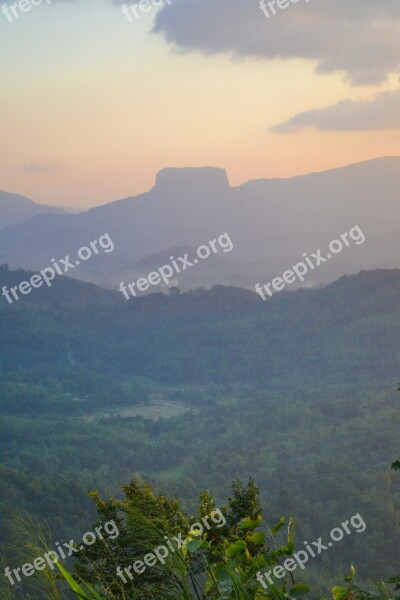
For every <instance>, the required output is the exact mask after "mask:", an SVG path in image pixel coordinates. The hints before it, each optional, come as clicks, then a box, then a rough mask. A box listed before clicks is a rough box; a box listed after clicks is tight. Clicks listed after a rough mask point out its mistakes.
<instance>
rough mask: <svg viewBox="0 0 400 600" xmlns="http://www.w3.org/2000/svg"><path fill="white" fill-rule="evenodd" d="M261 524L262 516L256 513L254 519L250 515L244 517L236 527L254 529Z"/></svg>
mask: <svg viewBox="0 0 400 600" xmlns="http://www.w3.org/2000/svg"><path fill="white" fill-rule="evenodd" d="M261 526H262V517H261V515H258V517H257V520H256V521H252V520H251V519H250V517H245V518H244V519H242V520H241V521H240V522H239V524H238V529H241V530H243V529H255V528H256V527H261Z"/></svg>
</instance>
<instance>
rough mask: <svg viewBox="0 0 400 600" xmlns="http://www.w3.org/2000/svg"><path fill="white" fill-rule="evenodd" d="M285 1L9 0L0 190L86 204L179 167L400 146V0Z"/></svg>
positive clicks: (394, 150) (1, 17) (340, 159)
mask: <svg viewBox="0 0 400 600" xmlns="http://www.w3.org/2000/svg"><path fill="white" fill-rule="evenodd" d="M29 1H30V0H23V2H22V3H24V2H29ZM159 1H161V0H159ZM277 1H278V2H280V4H281V5H282V6H285V8H279V6H278V4H277V2H274V4H273V5H272V7H268V6H267V5H265V6H264V10H261V8H260V3H259V0H169V3H167V2H164V4H163V5H161V6H160V7H159V8H156V7H155V6H153V5H149V9H150V10H149V11H148V12H143V11H142V10H141V9H140V7H138V8H137V9H136V12H137V14H138V17H137V18H136V17H135V16H133V14H132V16H131V19H132V20H131V21H130V20H128V18H127V16H126V15H124V14H123V12H122V4H123V3H120V2H119V1H114V2H113V0H96V1H94V0H52V1H51V0H42V2H41V3H40V4H37V5H35V6H34V5H31V6H30V9H29V10H27V11H26V12H23V11H22V10H21V9H20V7H19V4H18V3H17V5H16V8H15V11H16V12H17V14H18V17H15V16H14V14H13V13H12V12H10V6H11V5H14V6H15V2H14V3H13V2H8V3H3V4H2V5H1V4H0V6H3V7H4V6H5V7H6V10H3V12H0V45H1V52H0V72H1V80H0V81H1V83H0V85H1V94H0V138H1V140H2V146H3V152H2V160H1V164H0V189H2V190H5V191H8V192H13V193H19V194H22V195H25V196H27V197H29V198H32V199H33V200H35V201H37V202H42V203H47V204H53V205H58V206H71V207H87V206H95V205H98V204H103V203H105V202H109V201H112V200H116V199H118V198H124V197H127V196H130V195H133V194H138V193H141V192H144V191H147V190H148V189H150V188H151V187H152V186H153V185H154V181H155V176H156V173H157V172H158V171H159V170H160V169H162V168H165V167H193V166H194V167H196V166H199V167H200V166H215V167H222V168H225V169H226V171H227V174H228V177H229V181H230V183H231V185H240V184H241V183H244V182H245V181H248V180H250V179H257V178H263V177H267V178H272V177H292V176H295V175H299V174H305V173H309V172H313V171H322V170H326V169H330V168H334V167H338V166H342V165H346V164H350V163H354V162H359V161H362V160H367V159H370V158H374V157H377V156H397V155H400V79H399V66H400V35H399V34H400V2H399V0H375V1H372V0H351V2H350V1H349V0H308V1H307V0H297V2H294V1H293V0H277ZM36 2H40V0H36ZM133 4H134V2H131V3H129V2H128V3H127V6H129V5H133ZM274 13H275V14H274ZM7 14H8V15H9V16H8V17H7ZM129 14H131V13H129ZM10 18H11V20H10Z"/></svg>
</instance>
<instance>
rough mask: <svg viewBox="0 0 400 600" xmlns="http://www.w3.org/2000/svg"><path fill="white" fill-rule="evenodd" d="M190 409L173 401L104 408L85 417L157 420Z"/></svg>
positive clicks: (87, 418)
mask: <svg viewBox="0 0 400 600" xmlns="http://www.w3.org/2000/svg"><path fill="white" fill-rule="evenodd" d="M189 410H191V408H190V407H188V406H182V405H178V404H173V403H172V402H171V403H163V404H161V403H160V404H156V403H154V404H144V405H133V406H120V407H114V408H110V409H104V410H102V411H98V412H95V413H91V414H90V415H86V416H85V417H84V418H85V419H86V420H88V421H93V420H94V419H100V418H104V417H115V416H117V415H119V416H121V417H143V418H145V419H152V420H153V421H157V420H158V419H172V418H173V417H178V416H180V415H183V414H184V413H186V412H188V411H189Z"/></svg>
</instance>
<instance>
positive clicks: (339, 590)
mask: <svg viewBox="0 0 400 600" xmlns="http://www.w3.org/2000/svg"><path fill="white" fill-rule="evenodd" d="M348 591H349V590H348V589H347V588H344V587H342V586H339V585H337V586H336V587H334V588H333V589H332V590H331V593H332V596H333V598H334V600H344V599H345V598H346V596H347V594H348Z"/></svg>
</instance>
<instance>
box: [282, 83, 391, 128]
mask: <svg viewBox="0 0 400 600" xmlns="http://www.w3.org/2000/svg"><path fill="white" fill-rule="evenodd" d="M301 127H314V128H316V129H319V130H321V131H374V130H380V129H397V128H400V88H399V89H397V90H395V91H388V92H382V93H379V94H377V95H376V96H375V97H374V98H372V99H371V100H341V101H340V102H338V103H337V104H333V105H332V106H327V107H325V108H315V109H313V110H308V111H306V112H302V113H299V114H297V115H295V116H294V117H292V118H291V119H289V120H288V121H285V122H284V123H279V124H278V125H275V126H274V127H272V129H271V131H274V132H276V133H290V132H292V131H296V130H297V129H299V128H301Z"/></svg>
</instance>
